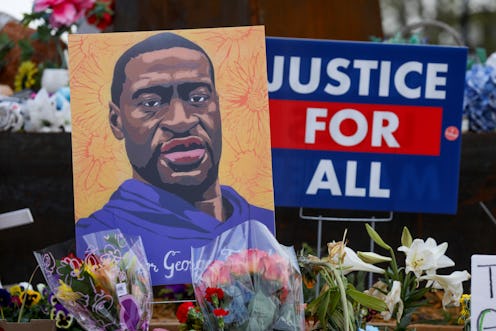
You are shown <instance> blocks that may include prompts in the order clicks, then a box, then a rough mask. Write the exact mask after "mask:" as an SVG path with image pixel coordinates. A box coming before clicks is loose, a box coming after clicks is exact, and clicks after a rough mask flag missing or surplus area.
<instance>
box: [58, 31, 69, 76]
mask: <svg viewBox="0 0 496 331" xmlns="http://www.w3.org/2000/svg"><path fill="white" fill-rule="evenodd" d="M61 43H62V41H61V40H60V36H58V38H57V40H56V45H57V52H58V53H59V56H60V61H61V66H62V68H64V69H67V63H66V61H65V55H64V50H63V49H62V46H61V45H60V44H61Z"/></svg>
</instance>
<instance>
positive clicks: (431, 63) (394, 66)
mask: <svg viewBox="0 0 496 331" xmlns="http://www.w3.org/2000/svg"><path fill="white" fill-rule="evenodd" d="M466 56H467V49H466V48H464V47H441V46H425V45H394V44H382V43H364V42H340V41H321V40H307V39H288V38H267V63H268V76H269V77H268V79H269V98H270V99H271V100H299V101H301V100H307V101H329V102H349V103H362V104H375V105H381V104H383V105H414V106H433V107H441V108H442V110H443V113H442V123H441V126H442V127H441V128H439V129H440V130H439V132H441V137H439V139H437V142H433V143H437V144H440V155H439V156H427V155H398V154H394V153H361V152H356V151H352V148H351V147H350V152H346V151H345V152H335V151H330V150H302V149H301V148H300V149H296V148H295V149H291V148H274V147H273V148H272V152H273V154H272V158H273V177H274V193H275V204H276V205H277V206H295V207H296V206H298V207H313V208H329V209H356V210H376V211H401V212H427V213H447V214H454V213H456V210H457V200H458V179H459V163H460V148H461V133H460V132H461V119H462V104H463V91H464V77H465V68H466ZM271 112H272V110H271ZM425 121H429V118H425ZM315 123H317V125H319V122H318V120H315V119H314V125H315ZM277 125H278V123H277V121H276V119H274V118H271V127H272V128H274V127H276V126H277ZM301 125H302V128H304V129H306V125H307V123H301ZM369 125H370V124H369ZM399 125H401V126H403V128H404V126H408V125H409V123H404V122H401V123H400V124H399ZM410 126H412V124H410ZM408 129H409V130H420V131H421V132H422V130H423V127H422V126H421V125H417V126H416V127H415V126H412V127H409V128H408ZM315 130H318V128H317V129H315V128H314V131H315ZM273 131H275V130H273ZM415 132H418V131H415ZM447 132H448V133H449V134H448V133H447ZM453 132H454V136H453V135H452V134H453ZM347 134H350V133H347ZM393 134H394V132H393ZM288 139H289V138H288ZM371 174H373V175H372V176H371ZM371 177H372V178H371Z"/></svg>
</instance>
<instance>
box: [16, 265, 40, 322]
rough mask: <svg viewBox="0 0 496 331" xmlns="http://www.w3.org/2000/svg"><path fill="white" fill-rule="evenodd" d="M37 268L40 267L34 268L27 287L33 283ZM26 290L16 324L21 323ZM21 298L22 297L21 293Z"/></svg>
mask: <svg viewBox="0 0 496 331" xmlns="http://www.w3.org/2000/svg"><path fill="white" fill-rule="evenodd" d="M39 268H40V266H39V265H37V266H36V268H35V269H34V271H33V273H32V274H31V277H29V281H28V286H29V285H31V282H32V281H33V278H34V275H35V274H36V271H38V269H39ZM27 290H28V289H25V290H24V300H22V305H21V310H20V311H19V317H18V318H17V323H21V318H22V314H23V313H24V306H25V305H26V296H27ZM21 297H22V293H21Z"/></svg>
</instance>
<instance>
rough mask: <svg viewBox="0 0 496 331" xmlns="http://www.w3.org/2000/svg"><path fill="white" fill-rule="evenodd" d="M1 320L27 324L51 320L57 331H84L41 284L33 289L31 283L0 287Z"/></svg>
mask: <svg viewBox="0 0 496 331" xmlns="http://www.w3.org/2000/svg"><path fill="white" fill-rule="evenodd" d="M0 319H1V320H4V321H7V322H16V323H25V322H29V321H31V320H32V319H51V320H54V321H55V326H56V328H57V330H59V331H60V330H69V331H82V330H83V329H82V328H81V326H80V325H79V324H78V323H77V321H76V320H75V319H74V316H73V315H72V314H70V313H69V312H68V311H67V310H66V309H65V308H64V307H63V306H62V305H61V304H60V303H59V302H58V300H57V299H56V298H55V296H54V295H53V293H51V292H50V290H49V289H48V287H47V286H46V285H45V284H43V283H40V284H38V285H37V286H36V289H34V288H33V286H32V285H31V283H30V282H22V283H19V284H15V285H13V286H9V287H8V288H3V287H0Z"/></svg>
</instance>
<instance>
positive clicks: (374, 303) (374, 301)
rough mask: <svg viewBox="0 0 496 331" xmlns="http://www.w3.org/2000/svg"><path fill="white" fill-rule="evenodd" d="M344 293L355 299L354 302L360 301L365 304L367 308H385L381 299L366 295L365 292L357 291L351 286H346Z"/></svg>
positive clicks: (378, 309) (380, 309)
mask: <svg viewBox="0 0 496 331" xmlns="http://www.w3.org/2000/svg"><path fill="white" fill-rule="evenodd" d="M346 294H347V295H349V296H350V297H351V298H352V299H353V300H355V301H356V302H358V303H360V304H361V305H362V306H365V307H367V308H370V309H373V310H377V311H384V310H386V309H387V306H386V303H385V302H384V301H383V300H381V299H378V298H376V297H373V296H371V295H368V294H366V293H363V292H360V291H357V290H355V289H354V288H352V287H348V288H347V289H346Z"/></svg>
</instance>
